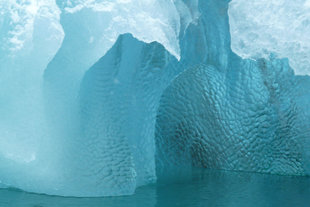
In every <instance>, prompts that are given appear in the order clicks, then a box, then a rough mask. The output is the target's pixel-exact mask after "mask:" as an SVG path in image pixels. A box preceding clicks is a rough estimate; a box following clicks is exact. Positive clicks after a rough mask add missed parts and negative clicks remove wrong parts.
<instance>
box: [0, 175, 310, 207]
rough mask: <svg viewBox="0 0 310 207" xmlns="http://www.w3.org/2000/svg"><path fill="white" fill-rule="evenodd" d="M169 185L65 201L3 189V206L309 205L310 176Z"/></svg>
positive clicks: (219, 178)
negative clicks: (112, 195) (121, 195)
mask: <svg viewBox="0 0 310 207" xmlns="http://www.w3.org/2000/svg"><path fill="white" fill-rule="evenodd" d="M179 180H180V181H177V180H175V181H174V182H173V183H170V184H157V185H149V186H145V187H141V188H138V189H137V190H136V193H135V195H133V196H123V197H106V198H64V197H57V196H46V195H37V194H30V193H25V192H20V191H16V190H5V189H2V190H0V206H1V207H20V206H22V207H71V206H72V207H84V206H85V207H120V206H125V207H131V206H134V207H140V206H141V207H148V206H150V207H151V206H154V207H155V206H156V207H165V206H169V207H171V206H186V207H198V206H203V207H208V206H229V207H235V206H236V207H242V206H245V207H250V206H255V207H260V206H264V207H268V206H272V207H277V206H281V207H285V206H289V207H291V206H298V207H309V205H310V177H289V176H276V175H265V174H252V173H240V172H225V171H214V170H204V171H197V172H195V173H194V174H193V175H192V176H191V177H188V178H187V179H184V177H182V178H180V179H179Z"/></svg>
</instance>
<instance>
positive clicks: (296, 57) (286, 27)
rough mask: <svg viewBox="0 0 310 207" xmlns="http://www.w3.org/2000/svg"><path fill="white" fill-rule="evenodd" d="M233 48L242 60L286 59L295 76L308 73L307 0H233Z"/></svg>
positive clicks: (309, 9)
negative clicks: (275, 56) (270, 55)
mask: <svg viewBox="0 0 310 207" xmlns="http://www.w3.org/2000/svg"><path fill="white" fill-rule="evenodd" d="M229 18H230V31H231V35H232V49H233V51H234V52H236V53H237V54H238V55H240V56H241V57H243V58H254V59H257V58H262V57H264V58H268V56H269V54H270V53H275V54H277V55H278V56H279V57H282V58H283V57H287V58H289V60H290V65H291V66H292V68H294V70H295V73H296V74H300V75H308V74H309V73H310V67H309V65H310V64H309V54H310V45H309V42H310V36H309V35H308V34H309V31H310V1H308V0H298V1H289V0H280V1H278V0H271V1H269V0H268V1H261V0H254V1H246V0H233V1H231V2H230V5H229Z"/></svg>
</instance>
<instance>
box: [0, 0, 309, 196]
mask: <svg viewBox="0 0 310 207" xmlns="http://www.w3.org/2000/svg"><path fill="white" fill-rule="evenodd" d="M238 2H239V3H238ZM240 2H241V3H240ZM283 2H284V1H283ZM283 2H282V3H283ZM246 4H248V3H246V2H242V1H240V0H233V1H229V0H217V1H216V0H194V1H182V0H175V1H169V0H160V1H158V0H147V1H144V0H143V1H142V0H117V1H108V0H100V1H99V0H77V1H71V0H66V1H64V0H56V1H47V0H36V1H28V0H25V1H15V0H10V1H7V2H4V1H2V2H0V14H1V18H0V28H1V30H0V40H1V49H0V73H1V76H0V86H1V87H0V106H1V107H0V114H1V116H0V185H1V186H5V187H13V188H18V189H21V190H24V191H29V192H35V193H44V194H50V195H60V196H76V197H96V196H119V195H131V194H133V193H134V192H135V189H136V188H137V187H140V186H143V185H147V184H151V183H155V182H157V181H160V182H161V181H162V182H168V181H169V180H171V179H172V177H173V176H174V175H175V174H182V173H185V174H187V173H188V172H189V173H190V172H191V170H192V168H196V167H198V168H211V169H223V170H236V171H249V172H260V173H270V174H282V175H300V176H304V175H309V174H310V134H309V133H310V126H309V123H310V122H309V121H310V110H309V108H308V107H307V106H308V105H309V102H310V98H309V97H310V93H309V91H310V90H309V89H310V79H309V77H308V76H300V75H296V74H307V70H308V69H307V68H306V67H304V65H305V64H303V63H304V60H305V59H303V57H306V56H307V55H308V53H307V50H300V51H299V52H300V54H297V53H296V54H297V55H296V56H294V57H293V56H292V54H293V53H294V52H293V51H289V50H290V47H289V48H288V47H286V46H285V47H282V46H281V45H280V46H279V47H278V46H277V45H272V43H275V41H271V42H270V45H272V47H274V48H276V50H271V49H270V48H269V47H267V46H266V45H261V44H259V43H261V42H264V43H266V41H265V40H264V39H260V37H259V36H255V35H254V39H255V40H260V41H256V43H257V44H256V45H254V42H253V39H251V38H253V35H252V33H261V31H260V29H259V26H260V25H258V26H257V30H254V29H255V28H249V29H246V28H247V27H246V26H245V25H244V21H240V19H242V18H243V17H246V16H247V15H250V14H248V13H247V12H249V11H250V10H249V11H245V10H242V12H241V13H238V11H239V8H240V5H246ZM257 4H258V3H257ZM291 4H294V3H291ZM266 5H268V4H266ZM294 5H295V4H294ZM238 6H239V7H238ZM295 8H299V7H298V6H296V7H295ZM237 9H238V11H237ZM158 11H161V12H158ZM290 12H292V13H294V12H295V11H294V10H290ZM294 14H295V13H294ZM240 15H243V16H240ZM299 15H301V17H303V18H305V19H307V16H304V15H302V14H299ZM294 21H295V20H294ZM296 21H299V20H296ZM298 23H299V22H298ZM280 27H281V26H279V28H280ZM300 27H302V25H300ZM305 27H306V26H305ZM251 29H253V30H251ZM279 30H280V29H279ZM266 31H267V32H270V33H272V31H271V30H266ZM295 31H296V32H299V30H297V29H296V30H295ZM248 33H251V35H248ZM275 33H276V32H275ZM275 33H272V34H275ZM265 35H267V36H268V34H265ZM238 38H240V39H238ZM275 38H278V37H275ZM284 41H286V40H284ZM292 41H294V40H292ZM300 41H301V42H302V44H306V42H307V41H305V40H304V39H300ZM240 42H243V43H244V45H246V46H242V44H240ZM253 45H254V46H253ZM253 47H255V48H254V49H253ZM248 49H249V50H248ZM264 49H265V50H264ZM286 50H287V51H289V53H286V52H284V53H282V52H283V51H286ZM262 51H264V54H263V53H262ZM267 54H268V56H267ZM302 54H303V56H302ZM301 56H302V57H301ZM277 57H281V58H277ZM282 57H283V58H282ZM284 57H287V58H289V59H287V58H284ZM246 58H248V59H246ZM249 58H250V59H249ZM294 58H295V59H294ZM299 60H300V61H301V62H302V64H299V63H298V61H299ZM289 61H290V62H289ZM291 62H292V67H291V66H290V64H291Z"/></svg>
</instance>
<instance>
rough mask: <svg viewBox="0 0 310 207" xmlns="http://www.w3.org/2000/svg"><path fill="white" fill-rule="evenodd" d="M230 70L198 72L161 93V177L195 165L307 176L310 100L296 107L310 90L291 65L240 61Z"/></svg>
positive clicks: (196, 69) (158, 137) (189, 72)
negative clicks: (306, 112)
mask: <svg viewBox="0 0 310 207" xmlns="http://www.w3.org/2000/svg"><path fill="white" fill-rule="evenodd" d="M230 68H231V69H230V70H228V71H224V70H222V69H221V68H217V67H214V66H206V65H201V66H197V67H194V68H192V69H189V70H186V71H185V72H183V73H182V74H181V75H179V76H178V77H177V78H176V79H175V80H174V82H173V83H172V84H171V85H170V86H169V87H168V88H167V90H166V91H165V92H164V95H163V96H162V99H161V105H160V108H159V112H158V120H157V131H156V133H157V135H156V142H157V150H158V151H157V154H158V157H157V159H158V163H159V166H163V167H162V168H163V169H164V172H165V171H168V172H165V173H162V174H163V175H162V176H166V175H167V174H168V175H169V171H170V172H171V171H175V170H180V171H182V170H183V169H184V168H185V169H189V168H190V167H191V166H194V167H207V168H212V169H224V170H236V171H250V172H262V173H273V174H284V175H287V174H289V175H307V174H309V168H308V167H307V165H308V164H309V155H307V150H308V147H309V129H310V126H309V122H308V120H309V115H308V117H307V116H305V115H304V110H303V104H309V99H307V100H306V99H304V101H306V102H304V103H302V102H300V100H298V99H301V98H302V96H304V95H301V94H303V93H304V92H302V90H304V87H307V89H308V90H309V86H306V85H304V83H303V82H302V81H300V80H299V79H298V78H295V77H294V75H293V72H292V70H291V69H290V67H289V66H288V64H287V60H270V61H266V60H259V61H251V60H236V62H235V63H234V64H232V65H230ZM249 79H251V81H250V82H249V81H248V80H249ZM307 81H309V79H308V80H307ZM298 102H299V103H298Z"/></svg>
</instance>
